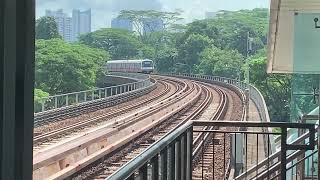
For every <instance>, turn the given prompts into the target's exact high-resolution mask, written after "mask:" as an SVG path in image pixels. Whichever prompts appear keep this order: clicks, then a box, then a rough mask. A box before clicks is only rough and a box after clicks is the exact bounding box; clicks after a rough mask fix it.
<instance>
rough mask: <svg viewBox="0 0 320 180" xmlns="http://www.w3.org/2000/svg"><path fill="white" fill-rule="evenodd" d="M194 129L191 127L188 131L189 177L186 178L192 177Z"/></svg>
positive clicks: (189, 179)
mask: <svg viewBox="0 0 320 180" xmlns="http://www.w3.org/2000/svg"><path fill="white" fill-rule="evenodd" d="M192 139H193V129H192V127H191V128H189V130H188V131H187V169H186V172H187V178H186V180H191V179H192V169H193V168H192V142H193V140H192Z"/></svg>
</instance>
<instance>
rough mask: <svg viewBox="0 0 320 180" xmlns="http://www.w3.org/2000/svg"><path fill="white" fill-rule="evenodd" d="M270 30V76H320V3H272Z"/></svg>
mask: <svg viewBox="0 0 320 180" xmlns="http://www.w3.org/2000/svg"><path fill="white" fill-rule="evenodd" d="M317 20H318V22H317ZM269 28H270V30H269V39H268V68H267V71H268V73H300V74H320V63H319V60H320V0H271V6H270V27H269Z"/></svg>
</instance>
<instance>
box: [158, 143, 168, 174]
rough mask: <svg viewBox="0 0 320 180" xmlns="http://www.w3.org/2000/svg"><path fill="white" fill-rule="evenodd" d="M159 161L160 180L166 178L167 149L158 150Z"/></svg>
mask: <svg viewBox="0 0 320 180" xmlns="http://www.w3.org/2000/svg"><path fill="white" fill-rule="evenodd" d="M160 158H161V159H160V163H161V173H160V174H161V180H167V175H168V173H167V171H168V167H167V165H168V164H167V161H168V151H167V149H164V150H162V151H161V152H160Z"/></svg>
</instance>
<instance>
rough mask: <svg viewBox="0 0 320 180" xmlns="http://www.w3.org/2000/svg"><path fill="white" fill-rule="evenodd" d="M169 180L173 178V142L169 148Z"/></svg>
mask: <svg viewBox="0 0 320 180" xmlns="http://www.w3.org/2000/svg"><path fill="white" fill-rule="evenodd" d="M169 149H170V150H169V152H170V153H169V155H170V156H169V180H174V179H175V156H174V155H175V143H174V142H173V143H172V144H171V145H170V148H169Z"/></svg>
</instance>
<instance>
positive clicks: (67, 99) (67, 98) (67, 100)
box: [66, 95, 69, 106]
mask: <svg viewBox="0 0 320 180" xmlns="http://www.w3.org/2000/svg"><path fill="white" fill-rule="evenodd" d="M68 105H69V96H68V95H66V106H68Z"/></svg>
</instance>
